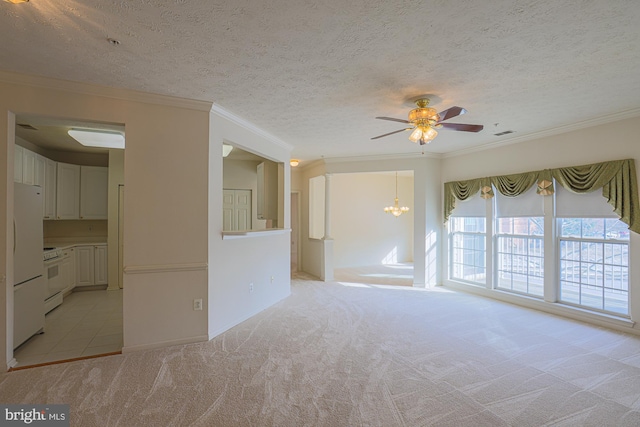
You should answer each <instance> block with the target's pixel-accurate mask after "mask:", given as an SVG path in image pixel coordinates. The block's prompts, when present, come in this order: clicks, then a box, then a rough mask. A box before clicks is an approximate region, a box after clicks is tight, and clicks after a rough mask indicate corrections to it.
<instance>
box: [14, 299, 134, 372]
mask: <svg viewBox="0 0 640 427" xmlns="http://www.w3.org/2000/svg"><path fill="white" fill-rule="evenodd" d="M44 331H45V332H44V333H43V334H40V335H34V336H33V337H31V338H30V339H29V340H28V341H26V342H25V343H24V344H22V345H21V346H20V347H18V348H17V349H15V350H14V352H13V354H14V357H15V359H16V360H17V361H18V365H17V366H28V365H35V364H38V363H46V362H53V361H57V360H64V359H72V358H75V357H82V356H93V355H96V354H102V353H111V352H114V351H120V350H121V349H122V291H106V290H100V291H82V292H73V293H72V294H70V295H69V296H67V297H66V298H65V299H64V302H63V303H62V305H60V306H58V307H57V308H55V309H53V310H52V311H51V312H49V314H47V316H46V318H45V327H44Z"/></svg>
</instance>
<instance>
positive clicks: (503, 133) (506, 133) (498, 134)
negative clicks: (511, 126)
mask: <svg viewBox="0 0 640 427" xmlns="http://www.w3.org/2000/svg"><path fill="white" fill-rule="evenodd" d="M510 133H513V131H512V130H505V131H504V132H499V133H494V135H495V136H503V135H509V134H510Z"/></svg>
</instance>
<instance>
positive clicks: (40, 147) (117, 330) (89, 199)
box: [7, 115, 124, 367]
mask: <svg viewBox="0 0 640 427" xmlns="http://www.w3.org/2000/svg"><path fill="white" fill-rule="evenodd" d="M79 128H81V129H93V130H102V131H105V132H111V133H115V132H117V133H121V134H122V135H124V125H121V124H108V123H94V122H86V121H79V120H73V119H58V118H50V117H42V116H35V115H16V126H15V128H14V136H15V146H14V152H15V153H16V155H15V158H14V159H11V160H13V162H14V172H15V173H14V181H15V182H22V183H23V184H27V185H39V186H40V187H41V188H42V189H43V191H44V192H45V197H44V198H43V215H42V219H43V220H42V222H41V225H42V229H43V234H42V235H41V237H40V239H41V240H42V241H40V242H39V246H40V250H41V251H44V248H45V247H46V248H47V252H44V253H43V252H40V258H41V259H43V258H44V257H48V256H55V255H56V254H55V252H58V251H59V253H60V257H61V258H60V259H61V260H63V257H64V260H63V261H61V263H60V269H59V274H57V275H56V284H57V285H59V286H57V287H50V286H48V281H49V276H51V275H50V274H45V275H44V279H45V280H44V282H45V288H47V289H54V288H55V289H57V290H58V291H59V293H57V294H56V296H55V299H56V303H55V304H48V305H46V309H44V311H45V312H47V313H46V316H45V319H44V333H42V334H35V335H33V336H31V337H29V338H28V339H26V340H25V341H23V342H21V343H15V344H14V346H13V358H14V360H13V361H12V362H11V363H12V366H13V367H16V366H17V367H23V366H30V365H34V364H41V363H50V362H55V361H60V360H67V359H73V358H82V357H89V356H95V355H100V354H109V353H113V352H119V351H120V350H121V349H122V346H123V334H122V329H123V326H122V325H123V319H122V305H123V304H122V298H123V295H122V291H121V290H120V285H121V279H120V278H119V277H117V275H116V274H113V273H112V274H111V275H109V274H108V272H109V267H108V265H109V264H110V263H108V262H107V260H108V258H109V257H110V256H111V255H109V253H113V254H114V255H113V259H114V261H115V260H116V255H115V254H118V252H121V250H120V246H121V242H122V239H121V238H122V235H121V234H120V231H119V227H118V226H119V225H120V223H121V221H122V219H123V212H122V211H121V210H120V209H116V208H115V204H116V203H119V201H121V200H122V199H121V197H122V194H121V193H120V191H119V188H118V186H119V184H122V182H123V180H124V151H123V150H117V149H106V148H95V147H86V146H83V145H81V144H80V143H79V142H78V141H76V140H75V139H73V138H72V137H71V136H70V135H69V133H68V131H69V130H70V129H79ZM114 153H117V155H115V154H114ZM18 154H21V156H18ZM19 157H20V158H19ZM11 160H10V161H11ZM49 166H50V167H49ZM60 170H62V171H63V174H62V175H60V172H59V171H60ZM50 171H52V172H50ZM19 175H20V176H19ZM58 176H62V177H63V178H64V179H62V180H60V179H59V178H58ZM83 183H84V185H83ZM114 184H115V186H114ZM76 192H77V193H76ZM83 194H84V196H82V195H83ZM58 195H62V196H61V197H58ZM83 200H84V201H85V202H84V203H83ZM111 203H113V204H114V205H112V206H114V208H113V209H110V208H109V205H110V204H111ZM76 204H77V205H76ZM59 206H60V207H59ZM52 209H53V212H54V213H53V214H52ZM115 215H117V217H115V218H114V217H113V216H115ZM64 216H66V218H65V220H58V219H62V218H63V217H64ZM116 219H117V222H116ZM112 225H113V227H112ZM112 233H114V234H115V235H114V236H113V237H114V238H115V239H111V236H112V235H113V234H112ZM111 241H113V242H114V243H115V242H118V244H117V245H115V244H114V245H113V250H112V251H108V250H107V247H108V245H109V244H110V242H111ZM49 262H51V261H49ZM116 265H118V269H119V271H120V275H121V272H122V268H121V267H122V266H121V263H118V264H116ZM47 273H48V272H47ZM108 276H111V280H112V281H113V282H114V283H113V288H110V289H115V291H113V290H107V289H106V288H107V286H108V283H109V278H108ZM80 278H82V279H83V280H82V282H80V280H79V279H80ZM116 284H117V285H118V286H116ZM58 288H59V289H58ZM49 299H51V300H53V297H49ZM8 309H9V307H8ZM13 309H15V304H14V307H13ZM8 311H9V310H8ZM16 319H17V317H16V316H14V319H12V320H13V321H12V322H7V328H14V326H15V322H16Z"/></svg>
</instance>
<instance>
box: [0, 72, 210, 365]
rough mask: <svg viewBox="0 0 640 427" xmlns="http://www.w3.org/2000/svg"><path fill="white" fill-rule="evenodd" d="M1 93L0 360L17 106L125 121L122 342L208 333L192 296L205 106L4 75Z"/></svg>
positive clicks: (201, 231)
mask: <svg viewBox="0 0 640 427" xmlns="http://www.w3.org/2000/svg"><path fill="white" fill-rule="evenodd" d="M0 93H2V96H1V97H0V168H1V170H2V171H3V172H2V173H0V188H2V193H1V195H0V224H3V227H0V241H2V242H5V244H4V245H3V246H2V247H1V248H0V277H2V278H3V279H4V278H6V280H3V281H2V283H1V289H0V295H2V300H1V301H0V318H1V319H2V320H1V321H0V331H1V332H0V334H2V335H1V336H0V343H1V344H0V346H1V347H0V353H1V354H2V356H1V359H0V364H3V363H4V364H5V366H6V363H8V362H10V359H11V355H12V345H11V343H12V341H13V337H12V336H11V335H12V330H13V328H12V322H13V315H12V313H11V312H10V311H11V309H10V308H9V309H8V307H12V306H13V288H12V286H11V285H12V283H13V256H12V253H11V251H9V250H8V246H7V245H8V243H7V242H9V241H11V240H12V237H13V236H12V233H13V229H12V227H9V224H10V223H11V221H10V218H11V215H12V212H13V181H12V179H11V177H12V176H13V147H14V129H15V118H14V115H13V113H14V112H17V113H20V114H33V115H39V116H55V117H57V118H70V119H79V120H84V121H91V122H107V123H117V124H121V125H126V130H127V148H126V162H125V168H124V173H125V181H126V183H127V191H126V194H125V218H126V221H125V235H124V245H125V253H124V264H125V270H127V269H128V270H129V272H128V274H125V278H124V288H125V289H124V347H125V348H124V350H125V351H127V350H129V349H136V348H145V347H154V346H161V345H168V344H173V343H179V342H190V341H199V340H203V339H207V312H206V310H204V311H193V309H192V307H193V305H192V300H193V299H194V298H203V299H206V298H207V271H206V270H207V264H206V263H207V233H206V230H207V208H208V205H207V201H208V197H207V176H208V161H207V159H208V148H209V147H208V133H209V109H210V104H209V103H203V102H192V101H185V100H176V99H170V98H166V97H159V96H155V95H150V94H141V93H135V92H131V91H124V90H117V89H110V88H103V87H97V86H89V85H81V84H76V83H70V82H66V81H60V80H48V79H41V78H36V77H28V76H23V75H14V74H11V73H0ZM220 150H221V149H220ZM219 200H220V202H219V203H221V199H219ZM7 284H8V286H7Z"/></svg>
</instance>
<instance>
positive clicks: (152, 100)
mask: <svg viewBox="0 0 640 427" xmlns="http://www.w3.org/2000/svg"><path fill="white" fill-rule="evenodd" d="M0 82H3V83H8V84H13V85H23V86H32V87H39V88H43V89H50V90H57V91H65V92H72V93H77V94H80V95H92V96H101V97H105V98H112V99H119V100H123V101H133V102H142V103H145V104H154V105H165V106H169V107H177V108H185V109H189V110H197V111H207V112H208V111H209V110H211V104H212V102H210V101H201V100H195V99H186V98H178V97H174V96H168V95H160V94H155V93H148V92H139V91H135V90H130V89H122V88H114V87H109V86H100V85H96V84H89V83H81V82H74V81H70V80H62V79H53V78H49V77H41V76H34V75H28V74H17V73H11V72H7V71H0Z"/></svg>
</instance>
